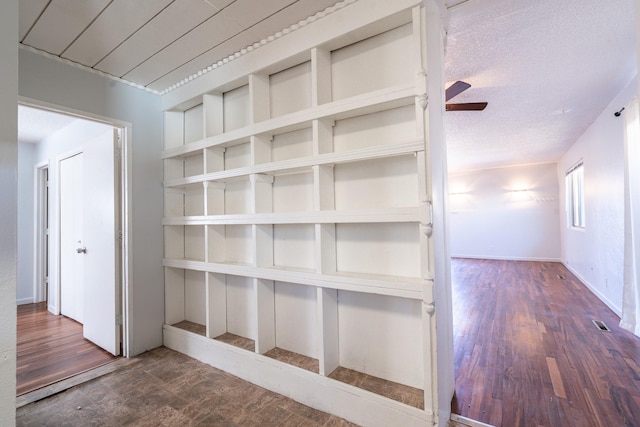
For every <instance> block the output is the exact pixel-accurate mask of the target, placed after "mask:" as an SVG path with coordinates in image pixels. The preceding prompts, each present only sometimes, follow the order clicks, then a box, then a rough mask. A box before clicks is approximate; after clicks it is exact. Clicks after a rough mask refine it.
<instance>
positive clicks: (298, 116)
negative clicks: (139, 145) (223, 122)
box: [162, 84, 416, 159]
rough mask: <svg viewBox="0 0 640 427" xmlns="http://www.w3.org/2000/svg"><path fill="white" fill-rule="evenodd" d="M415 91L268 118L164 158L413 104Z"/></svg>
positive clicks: (385, 93) (386, 92) (366, 97)
mask: <svg viewBox="0 0 640 427" xmlns="http://www.w3.org/2000/svg"><path fill="white" fill-rule="evenodd" d="M415 96H416V91H415V87H414V85H413V84H411V85H407V86H400V87H393V88H388V89H380V90H378V91H375V92H372V93H367V94H364V95H358V96H354V97H351V98H347V99H342V100H340V101H335V102H329V103H327V104H323V105H319V106H317V107H311V108H308V109H306V110H302V111H298V112H295V113H291V114H287V115H284V116H280V117H276V118H273V119H269V120H265V121H263V122H259V123H256V124H254V125H250V126H247V127H243V128H240V129H236V130H233V131H231V132H227V133H224V134H221V135H216V136H212V137H209V138H204V139H202V140H200V141H196V142H192V143H189V144H186V145H183V146H181V147H176V148H172V149H168V150H165V151H163V152H162V158H163V159H169V158H176V157H188V156H192V155H194V154H197V152H198V151H200V150H203V149H205V148H212V147H227V146H233V145H237V144H242V143H246V142H249V138H250V137H251V136H254V135H263V134H264V135H272V134H275V133H285V132H291V131H294V130H299V129H304V128H307V127H311V125H312V121H313V120H330V121H332V120H342V119H347V118H350V117H354V116H359V115H365V114H371V113H375V112H378V111H384V110H388V109H391V108H397V107H402V106H406V105H412V104H413V103H414V102H415Z"/></svg>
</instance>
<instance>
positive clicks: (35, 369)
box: [16, 303, 116, 396]
mask: <svg viewBox="0 0 640 427" xmlns="http://www.w3.org/2000/svg"><path fill="white" fill-rule="evenodd" d="M17 323H18V325H17V337H18V339H17V363H16V382H17V387H16V394H17V395H18V396H20V395H22V394H24V393H28V392H31V391H33V390H36V389H39V388H41V387H44V386H47V385H49V384H53V383H55V382H57V381H60V380H63V379H65V378H69V377H71V376H73V375H77V374H79V373H82V372H86V371H88V370H90V369H93V368H96V367H99V366H102V365H104V364H106V363H109V362H112V361H113V360H115V359H116V358H115V357H114V356H113V355H111V354H110V353H108V352H106V351H105V350H103V349H101V348H99V347H98V346H96V345H95V344H93V343H92V342H90V341H89V340H87V339H85V338H84V337H83V336H82V325H81V324H80V323H78V322H75V321H74V320H71V319H69V318H67V317H65V316H55V315H53V314H51V313H49V312H48V311H47V306H46V304H45V303H37V304H24V305H19V306H18V313H17Z"/></svg>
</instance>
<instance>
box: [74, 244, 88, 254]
mask: <svg viewBox="0 0 640 427" xmlns="http://www.w3.org/2000/svg"><path fill="white" fill-rule="evenodd" d="M76 252H77V253H79V254H86V253H87V248H86V247H84V246H83V247H81V248H76Z"/></svg>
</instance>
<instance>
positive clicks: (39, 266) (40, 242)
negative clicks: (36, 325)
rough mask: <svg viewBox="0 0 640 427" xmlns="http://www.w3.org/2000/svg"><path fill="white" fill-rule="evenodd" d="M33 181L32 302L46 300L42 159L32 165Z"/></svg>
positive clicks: (45, 188)
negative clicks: (33, 249)
mask: <svg viewBox="0 0 640 427" xmlns="http://www.w3.org/2000/svg"><path fill="white" fill-rule="evenodd" d="M33 174H34V182H35V192H34V193H35V194H34V204H33V206H34V209H33V211H34V212H33V213H34V224H35V230H34V233H33V236H34V237H33V238H34V245H33V247H34V248H35V254H34V255H35V256H34V258H33V259H34V275H33V277H34V281H33V296H34V301H33V302H43V301H46V302H48V298H49V297H48V287H49V279H48V268H47V264H48V262H49V240H48V239H49V230H50V224H49V206H50V205H49V191H48V187H49V178H48V177H49V162H48V161H44V162H41V163H38V164H36V165H35V166H34V170H33Z"/></svg>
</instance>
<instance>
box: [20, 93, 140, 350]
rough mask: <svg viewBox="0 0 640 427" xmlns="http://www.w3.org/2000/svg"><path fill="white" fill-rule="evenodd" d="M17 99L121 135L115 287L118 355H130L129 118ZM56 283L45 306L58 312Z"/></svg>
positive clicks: (51, 258)
mask: <svg viewBox="0 0 640 427" xmlns="http://www.w3.org/2000/svg"><path fill="white" fill-rule="evenodd" d="M18 103H19V104H20V105H24V106H28V107H33V108H38V109H41V110H45V111H50V112H53V113H58V114H65V115H68V116H72V117H77V118H79V119H83V120H88V121H94V122H98V123H102V124H105V125H108V126H111V127H113V128H114V129H117V130H118V133H119V136H120V144H119V149H118V150H117V153H116V156H119V163H118V164H119V166H120V167H119V171H116V175H117V180H116V182H117V183H116V186H118V187H119V188H116V192H119V193H120V197H118V198H117V200H116V204H117V206H119V215H118V220H119V223H120V232H119V234H120V236H119V237H120V239H119V241H120V245H119V249H120V254H119V256H118V257H117V271H116V277H119V279H120V286H119V287H118V289H120V296H119V298H118V302H119V305H120V307H121V328H122V330H121V333H120V337H121V342H122V351H121V355H122V356H124V357H129V356H130V351H129V349H130V345H129V339H130V336H131V334H130V330H131V322H130V319H131V306H130V304H129V301H130V300H131V295H132V289H131V283H133V282H132V277H131V272H132V268H131V267H132V266H131V263H132V260H131V256H130V248H131V247H132V244H133V243H132V235H131V224H132V212H131V209H130V206H131V203H132V197H133V191H132V181H131V178H130V177H131V176H132V163H131V161H130V160H129V159H130V158H131V153H132V149H133V148H132V143H131V141H132V138H131V135H132V124H131V123H129V122H125V121H122V120H118V119H114V118H111V117H106V116H101V115H97V114H93V113H89V112H86V111H80V110H75V109H72V108H68V107H65V106H62V105H56V104H52V103H48V102H44V101H40V100H37V99H32V98H28V97H23V96H19V97H18ZM81 151H82V149H81V148H80V150H75V154H77V153H78V152H81ZM70 155H72V154H71V153H70V152H69V153H65V154H64V155H62V156H58V157H57V158H56V162H58V163H59V161H60V160H62V159H63V158H65V156H66V157H69V156H70ZM58 185H59V182H58ZM36 191H37V189H36ZM59 194H60V193H59V192H58V196H57V197H59ZM36 197H37V195H36ZM50 206H51V204H50ZM57 206H58V209H59V207H60V205H59V203H57ZM36 209H37V208H36ZM34 217H35V218H36V219H35V220H36V221H37V214H36V215H34ZM35 226H36V227H37V226H38V225H37V223H36V224H35ZM53 227H56V228H57V230H56V231H55V232H57V233H58V234H59V227H60V224H59V221H58V224H51V223H50V224H49V230H50V232H49V234H50V235H51V234H52V232H54V230H53ZM56 241H58V243H59V239H56ZM51 244H52V239H51V238H50V239H49V246H50V248H51ZM35 250H36V247H34V251H35ZM58 252H59V251H56V253H55V254H54V256H52V254H51V251H49V265H50V266H51V265H52V264H53V263H56V264H57V265H59V263H60V259H59V253H58ZM34 259H37V253H35V252H34ZM34 262H37V261H34ZM57 272H58V276H59V274H60V269H59V268H58V269H57ZM36 280H37V276H36ZM56 285H57V288H58V289H57V291H58V298H57V302H56V304H55V306H52V305H51V304H49V305H48V307H49V311H52V312H54V313H56V314H59V313H60V298H59V295H60V289H59V288H60V278H59V277H57V284H56ZM49 286H51V278H50V280H49ZM36 295H37V294H36ZM119 317H120V316H119ZM119 320H120V319H119Z"/></svg>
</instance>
